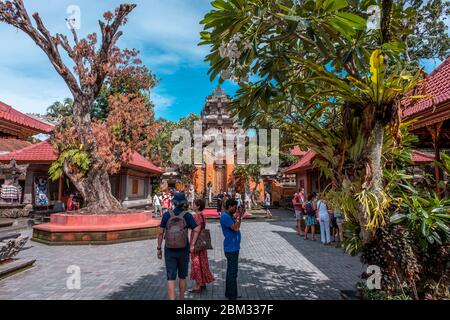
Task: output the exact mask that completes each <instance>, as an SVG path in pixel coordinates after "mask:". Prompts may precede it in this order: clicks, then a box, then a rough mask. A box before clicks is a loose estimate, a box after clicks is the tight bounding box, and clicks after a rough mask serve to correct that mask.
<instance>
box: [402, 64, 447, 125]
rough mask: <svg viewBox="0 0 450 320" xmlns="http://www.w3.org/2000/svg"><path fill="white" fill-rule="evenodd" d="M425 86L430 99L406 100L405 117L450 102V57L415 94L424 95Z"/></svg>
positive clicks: (418, 87) (429, 76) (404, 104)
mask: <svg viewBox="0 0 450 320" xmlns="http://www.w3.org/2000/svg"><path fill="white" fill-rule="evenodd" d="M424 85H425V88H426V92H425V94H427V95H430V97H427V98H423V99H419V100H409V99H408V100H406V101H405V102H404V103H403V106H404V110H403V117H405V118H408V117H411V116H413V115H415V114H417V113H419V112H421V111H423V110H425V109H428V108H431V107H433V106H438V105H440V104H443V103H445V102H450V57H448V58H447V59H445V60H444V62H443V63H442V64H441V65H440V66H439V67H437V68H436V69H434V70H433V72H431V73H430V74H429V75H428V76H427V78H426V80H425V83H422V84H420V85H418V86H417V88H416V89H415V90H414V92H413V94H417V95H419V94H422V89H423V86H424Z"/></svg>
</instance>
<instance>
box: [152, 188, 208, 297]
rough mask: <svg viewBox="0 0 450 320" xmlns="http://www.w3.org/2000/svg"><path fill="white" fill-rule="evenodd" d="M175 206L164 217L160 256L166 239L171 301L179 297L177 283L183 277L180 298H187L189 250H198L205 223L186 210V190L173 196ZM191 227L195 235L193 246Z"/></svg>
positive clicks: (166, 261)
mask: <svg viewBox="0 0 450 320" xmlns="http://www.w3.org/2000/svg"><path fill="white" fill-rule="evenodd" d="M172 201H173V205H174V209H173V210H169V212H166V213H165V214H164V216H163V217H162V219H161V225H160V231H159V234H158V247H157V252H158V254H157V256H158V259H162V248H161V246H162V241H163V239H165V246H164V260H165V264H166V272H167V295H168V297H169V299H170V300H175V299H176V294H175V285H176V279H177V275H178V278H179V299H180V300H184V293H185V291H186V277H187V276H188V271H189V252H191V253H194V245H195V242H196V241H197V238H198V234H199V232H200V230H201V226H199V225H197V223H196V222H195V220H194V217H193V216H192V214H190V213H189V212H187V211H185V210H184V207H185V206H186V204H187V200H186V196H185V195H184V193H181V192H177V193H175V195H174V197H173V200H172ZM188 229H191V230H192V232H193V235H192V236H191V242H190V245H189V238H188Z"/></svg>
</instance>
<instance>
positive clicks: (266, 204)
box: [264, 191, 273, 219]
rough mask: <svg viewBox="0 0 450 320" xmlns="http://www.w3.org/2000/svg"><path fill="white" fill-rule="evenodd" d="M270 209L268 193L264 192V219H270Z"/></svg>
mask: <svg viewBox="0 0 450 320" xmlns="http://www.w3.org/2000/svg"><path fill="white" fill-rule="evenodd" d="M269 207H270V193H269V192H267V191H266V193H265V195H264V209H265V210H266V219H272V217H273V216H272V212H270V210H269Z"/></svg>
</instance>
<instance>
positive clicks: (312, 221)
mask: <svg viewBox="0 0 450 320" xmlns="http://www.w3.org/2000/svg"><path fill="white" fill-rule="evenodd" d="M314 197H315V196H314V194H310V195H309V196H308V201H307V202H306V203H305V212H306V218H305V224H306V228H305V240H308V232H309V228H311V238H312V241H316V224H317V219H316V210H315V209H314V204H313V200H314Z"/></svg>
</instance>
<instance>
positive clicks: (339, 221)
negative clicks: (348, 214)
mask: <svg viewBox="0 0 450 320" xmlns="http://www.w3.org/2000/svg"><path fill="white" fill-rule="evenodd" d="M336 223H337V224H343V223H344V218H343V217H342V216H336Z"/></svg>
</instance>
